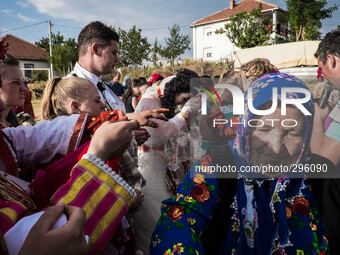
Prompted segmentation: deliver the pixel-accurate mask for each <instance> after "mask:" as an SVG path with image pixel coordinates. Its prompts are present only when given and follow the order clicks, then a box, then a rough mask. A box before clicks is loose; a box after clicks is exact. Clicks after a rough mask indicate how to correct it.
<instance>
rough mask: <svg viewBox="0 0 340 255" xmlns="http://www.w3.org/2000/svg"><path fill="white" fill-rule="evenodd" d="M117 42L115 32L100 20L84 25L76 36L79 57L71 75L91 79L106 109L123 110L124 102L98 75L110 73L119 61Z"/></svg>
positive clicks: (117, 37) (117, 36)
mask: <svg viewBox="0 0 340 255" xmlns="http://www.w3.org/2000/svg"><path fill="white" fill-rule="evenodd" d="M118 42H119V35H118V34H117V32H115V31H114V30H113V29H111V28H110V27H108V26H106V25H105V24H103V23H102V22H100V21H94V22H91V23H89V24H88V25H86V26H85V27H84V28H83V29H82V30H81V32H80V34H79V36H78V48H79V58H78V62H77V63H76V65H75V67H74V70H73V72H72V73H71V75H74V76H78V77H82V78H85V79H88V80H90V81H92V82H93V83H94V84H95V85H96V86H97V88H98V90H99V92H100V95H101V97H102V100H103V102H104V103H105V104H106V106H107V108H108V110H112V109H115V108H119V109H121V110H123V112H125V106H124V103H123V102H122V101H121V100H120V99H119V98H118V97H117V96H116V95H115V93H114V92H113V91H112V90H111V89H110V88H109V87H108V85H107V84H105V83H103V81H102V80H101V77H100V76H101V75H105V74H110V73H112V71H113V69H114V67H115V66H116V63H118V62H119V58H118V51H119V47H118Z"/></svg>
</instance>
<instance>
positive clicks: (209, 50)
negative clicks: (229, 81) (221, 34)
mask: <svg viewBox="0 0 340 255" xmlns="http://www.w3.org/2000/svg"><path fill="white" fill-rule="evenodd" d="M203 57H204V58H211V57H212V47H209V48H204V49H203Z"/></svg>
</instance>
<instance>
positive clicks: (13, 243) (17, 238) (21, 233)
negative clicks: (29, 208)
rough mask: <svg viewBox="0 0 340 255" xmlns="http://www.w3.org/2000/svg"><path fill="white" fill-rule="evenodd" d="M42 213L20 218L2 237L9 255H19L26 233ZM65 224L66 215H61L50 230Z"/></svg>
mask: <svg viewBox="0 0 340 255" xmlns="http://www.w3.org/2000/svg"><path fill="white" fill-rule="evenodd" d="M43 213H44V212H38V213H35V214H32V215H30V216H26V217H24V218H22V219H21V220H19V221H18V222H17V223H16V224H15V225H14V226H13V227H12V228H11V229H9V230H8V231H7V232H6V234H5V235H4V239H5V241H6V246H7V249H8V254H9V255H16V254H19V252H20V250H21V247H22V245H23V244H24V242H25V240H26V237H27V235H28V233H29V232H30V231H31V229H32V227H33V225H34V224H35V223H36V222H37V221H38V220H39V218H40V217H41V215H42V214H43ZM66 222H67V218H66V215H65V214H62V215H61V216H60V217H59V218H58V220H57V221H56V223H55V224H54V225H53V227H52V228H51V230H53V229H57V228H60V227H62V226H63V225H64V224H65V223H66Z"/></svg>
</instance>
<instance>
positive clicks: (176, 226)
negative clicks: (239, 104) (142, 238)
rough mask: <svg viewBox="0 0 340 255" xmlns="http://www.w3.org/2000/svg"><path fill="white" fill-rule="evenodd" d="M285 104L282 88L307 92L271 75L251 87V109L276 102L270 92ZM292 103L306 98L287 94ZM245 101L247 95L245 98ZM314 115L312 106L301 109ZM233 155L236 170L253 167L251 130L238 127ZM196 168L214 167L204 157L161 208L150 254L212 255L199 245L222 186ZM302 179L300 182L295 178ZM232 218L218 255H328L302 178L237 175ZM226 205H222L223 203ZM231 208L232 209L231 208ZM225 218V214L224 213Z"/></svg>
mask: <svg viewBox="0 0 340 255" xmlns="http://www.w3.org/2000/svg"><path fill="white" fill-rule="evenodd" d="M273 87H276V88H277V90H276V91H277V97H278V99H279V100H280V99H281V93H283V92H282V91H284V90H283V89H282V88H300V91H301V89H308V88H307V87H306V86H305V84H304V83H303V82H302V81H300V80H298V79H297V78H296V77H294V76H291V75H287V74H269V75H265V76H263V77H261V78H260V79H258V80H256V81H255V82H254V83H253V84H251V86H250V88H252V89H253V97H252V100H253V102H252V103H253V106H254V108H255V109H259V107H260V106H262V105H263V104H265V103H267V102H268V101H271V100H272V97H273V96H272V88H273ZM286 96H288V98H294V99H300V98H304V96H305V95H303V94H302V93H295V92H292V93H289V94H288V95H286ZM245 98H246V100H247V94H246V95H245ZM303 105H304V107H305V108H306V109H307V110H308V111H309V112H310V113H312V114H313V109H314V108H313V101H312V100H311V99H310V100H308V101H307V102H306V103H304V104H303ZM245 106H246V112H245V115H243V116H242V118H241V120H240V122H241V123H243V122H245V123H248V120H251V119H252V117H253V114H252V113H251V112H250V110H249V109H248V108H247V106H248V105H247V101H246V104H245ZM311 124H312V115H308V116H306V125H305V126H306V129H305V134H304V142H303V145H302V146H301V151H300V153H299V155H298V159H297V162H296V163H297V164H305V163H306V158H307V157H306V149H307V148H308V141H309V140H310V134H311ZM231 145H232V153H233V159H234V164H235V166H236V167H237V169H241V167H242V166H254V164H253V163H252V162H251V160H250V155H249V154H250V150H249V127H248V126H247V125H242V124H240V125H239V127H238V129H237V136H236V138H235V140H234V141H233V143H232V144H231ZM197 165H200V166H209V165H214V164H213V162H212V160H211V158H210V156H209V155H205V156H204V157H203V158H202V159H201V160H200V161H198V163H196V165H193V167H192V168H191V171H190V173H191V176H192V177H193V178H190V176H187V177H186V179H185V180H184V182H183V183H182V185H181V186H180V187H179V188H178V189H177V194H176V196H174V197H173V198H171V199H168V200H165V201H164V202H163V204H162V215H161V218H160V220H159V221H158V224H157V227H156V229H155V231H154V233H153V236H152V242H151V254H157V255H158V254H173V255H176V254H204V253H206V254H213V253H211V251H209V250H204V249H203V244H202V241H201V239H200V237H201V236H202V233H203V231H204V229H206V228H208V227H209V224H210V222H211V220H212V219H213V217H214V216H215V214H216V213H217V212H216V210H214V209H215V208H218V204H219V201H220V198H221V195H223V194H222V193H221V191H222V190H223V186H222V185H220V184H221V183H222V182H218V180H217V179H216V178H215V176H214V174H209V173H201V172H195V169H197V168H196V166H197ZM292 177H299V176H292ZM235 194H236V195H235V200H234V202H233V203H232V204H231V207H232V208H233V210H234V211H233V215H232V217H231V220H230V227H229V232H228V234H226V235H225V237H224V242H222V244H221V247H218V248H219V254H241V255H243V254H258V255H264V254H294V255H295V254H300V255H301V254H328V253H329V252H328V244H327V239H326V237H325V234H324V232H325V231H324V226H323V223H322V222H321V217H320V214H319V211H318V209H317V207H316V204H315V200H314V198H313V196H312V192H311V188H310V186H309V183H308V180H307V179H306V178H304V176H301V177H299V178H295V179H291V178H288V177H287V176H285V175H282V177H280V178H276V179H275V178H268V177H266V176H264V175H258V174H252V175H249V174H247V173H246V174H243V175H239V179H238V184H237V190H235ZM222 203H223V202H222ZM228 206H229V205H228ZM226 215H227V213H226Z"/></svg>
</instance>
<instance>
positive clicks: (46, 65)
mask: <svg viewBox="0 0 340 255" xmlns="http://www.w3.org/2000/svg"><path fill="white" fill-rule="evenodd" d="M25 64H29V65H33V66H34V68H50V65H49V63H48V62H47V61H39V60H22V59H20V60H19V65H20V68H25ZM21 72H22V75H23V76H24V77H25V76H26V75H25V70H21Z"/></svg>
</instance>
